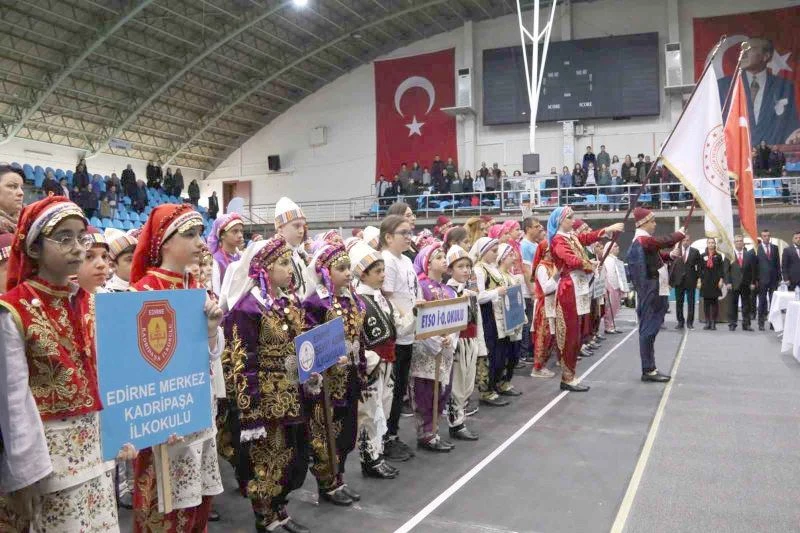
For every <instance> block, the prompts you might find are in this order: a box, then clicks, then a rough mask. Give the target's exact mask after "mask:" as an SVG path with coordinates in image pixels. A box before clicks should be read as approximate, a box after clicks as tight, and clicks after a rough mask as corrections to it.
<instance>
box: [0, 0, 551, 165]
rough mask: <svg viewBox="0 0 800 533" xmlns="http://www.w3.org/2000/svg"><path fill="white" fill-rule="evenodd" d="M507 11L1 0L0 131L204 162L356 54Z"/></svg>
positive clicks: (356, 61)
mask: <svg viewBox="0 0 800 533" xmlns="http://www.w3.org/2000/svg"><path fill="white" fill-rule="evenodd" d="M543 3H544V2H543ZM530 5H532V0H527V1H526V2H523V9H525V7H526V6H528V7H530ZM510 13H516V0H310V1H309V3H308V5H307V6H305V7H302V8H300V7H297V6H295V5H294V1H293V0H283V1H278V0H0V28H1V29H2V31H0V142H2V140H6V139H10V138H14V137H19V138H24V139H33V140H37V141H44V142H50V143H54V144H61V145H67V146H71V147H74V148H78V149H83V150H86V151H87V154H96V153H99V152H104V153H110V154H116V155H121V156H127V157H133V158H138V159H144V160H151V159H152V160H160V161H162V163H163V164H164V165H173V166H185V167H192V168H199V169H203V170H213V169H214V168H216V167H217V166H218V165H219V164H220V163H222V162H223V161H224V159H225V158H226V157H227V156H228V155H229V154H230V153H232V152H233V151H234V150H236V148H238V147H239V146H241V145H242V143H243V142H244V141H246V140H247V139H248V138H250V137H251V136H252V135H253V134H255V133H256V132H257V131H258V130H260V129H261V128H263V127H264V126H265V125H266V124H269V123H270V122H271V121H272V120H274V119H275V118H276V117H277V116H278V115H280V114H281V113H284V112H285V111H286V110H287V109H289V108H290V107H291V106H293V105H294V104H296V103H297V102H299V101H300V100H302V99H303V98H305V97H306V96H308V95H309V94H311V93H313V92H315V91H316V90H318V89H320V88H321V87H323V86H324V85H326V84H328V83H330V82H332V81H333V80H335V79H336V78H338V77H339V76H341V75H342V74H345V73H346V72H349V71H351V70H353V69H354V68H356V67H358V66H359V65H362V64H364V63H368V62H370V61H371V60H373V59H374V58H376V57H378V56H380V55H382V54H385V53H387V52H390V51H391V50H394V49H396V48H398V47H401V46H404V45H406V44H409V43H411V42H413V41H418V40H420V39H424V38H426V37H430V36H432V35H435V34H438V33H442V32H447V31H450V30H452V29H454V28H457V27H459V26H461V25H463V24H464V22H465V21H468V20H474V21H479V20H484V19H491V18H495V17H499V16H502V15H507V14H510ZM514 31H517V30H516V27H515V28H514ZM117 141H123V142H121V143H120V142H117ZM109 142H111V145H110V146H109Z"/></svg>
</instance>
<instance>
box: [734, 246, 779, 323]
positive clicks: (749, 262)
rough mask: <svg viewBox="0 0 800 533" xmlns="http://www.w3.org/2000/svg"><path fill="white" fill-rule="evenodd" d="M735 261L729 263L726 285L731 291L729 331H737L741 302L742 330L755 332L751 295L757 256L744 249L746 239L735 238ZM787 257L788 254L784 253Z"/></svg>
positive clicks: (753, 287) (753, 286) (754, 280)
mask: <svg viewBox="0 0 800 533" xmlns="http://www.w3.org/2000/svg"><path fill="white" fill-rule="evenodd" d="M733 247H734V250H733V259H732V260H731V262H730V263H728V265H727V266H728V269H727V272H726V273H725V283H726V284H727V285H728V290H729V291H731V301H730V309H729V310H728V329H729V330H731V331H734V330H735V329H736V321H737V315H738V310H739V309H738V308H739V301H740V300H741V303H742V330H743V331H753V329H752V328H751V327H750V316H751V315H750V294H751V291H753V289H755V287H756V286H755V282H756V256H755V254H753V252H751V251H749V250H746V249H745V247H744V237H742V235H735V236H734V237H733ZM784 257H786V253H784Z"/></svg>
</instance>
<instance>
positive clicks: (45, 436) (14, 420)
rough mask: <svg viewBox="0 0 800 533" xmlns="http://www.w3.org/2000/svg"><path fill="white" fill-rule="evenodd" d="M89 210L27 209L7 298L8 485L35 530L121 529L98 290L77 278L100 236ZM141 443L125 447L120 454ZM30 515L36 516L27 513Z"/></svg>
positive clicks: (3, 336)
mask: <svg viewBox="0 0 800 533" xmlns="http://www.w3.org/2000/svg"><path fill="white" fill-rule="evenodd" d="M86 227H87V223H86V218H85V217H84V214H83V211H82V210H81V209H80V208H79V207H78V206H77V205H75V204H73V203H72V202H70V201H68V200H67V199H66V198H63V197H60V196H51V197H48V198H46V199H44V200H41V201H38V202H35V203H33V204H31V205H29V206H27V207H26V208H24V209H23V210H22V214H21V216H20V220H19V225H18V228H17V233H16V234H15V236H14V242H13V245H12V248H11V253H10V257H9V260H8V280H7V285H6V287H7V289H8V292H6V293H5V294H4V295H3V296H2V297H0V346H2V347H3V357H0V383H1V385H0V390H2V391H3V394H0V433H2V437H3V448H4V449H3V454H2V464H1V465H0V472H2V484H0V491H2V492H6V493H9V494H10V496H11V499H10V500H9V501H12V500H13V501H15V502H20V501H22V502H25V501H27V502H28V504H27V505H25V504H23V505H22V506H19V507H15V508H14V509H12V510H11V511H12V513H14V512H16V513H17V517H19V516H20V513H21V512H22V511H24V510H25V509H26V508H28V506H29V505H30V506H32V515H31V517H30V519H31V528H32V530H34V531H37V532H57V533H71V532H76V533H77V532H83V531H87V530H91V531H119V526H118V523H117V506H116V501H115V498H114V481H113V477H112V470H113V468H114V461H103V458H102V452H101V447H100V425H99V422H100V420H99V411H100V410H101V409H102V403H101V400H100V396H99V392H98V383H97V357H96V353H95V323H94V320H95V315H94V297H93V296H92V295H90V294H89V293H87V292H86V291H85V290H83V289H81V288H80V287H79V286H78V285H77V284H75V283H71V282H70V278H71V277H73V276H75V275H76V274H77V272H78V269H79V268H80V266H81V264H82V263H83V259H84V255H85V253H86V250H87V249H88V248H89V247H90V246H91V244H92V239H91V237H89V236H88V235H87V234H86ZM134 453H135V451H134V450H133V448H132V447H131V446H130V445H125V446H124V447H123V450H122V451H121V453H120V456H119V457H120V459H127V458H131V457H132V456H133V454H134ZM23 518H24V519H27V518H28V517H23Z"/></svg>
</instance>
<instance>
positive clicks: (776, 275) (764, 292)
mask: <svg viewBox="0 0 800 533" xmlns="http://www.w3.org/2000/svg"><path fill="white" fill-rule="evenodd" d="M756 257H757V258H758V330H759V331H764V322H766V320H767V313H769V304H770V302H772V293H773V292H775V289H777V288H778V281H779V280H780V278H781V266H780V265H781V263H780V257H778V247H777V246H776V245H774V244H772V243H771V242H770V233H769V230H768V229H765V230H762V231H761V245H760V246H759V247H758V251H757V254H756ZM771 327H772V326H770V328H771Z"/></svg>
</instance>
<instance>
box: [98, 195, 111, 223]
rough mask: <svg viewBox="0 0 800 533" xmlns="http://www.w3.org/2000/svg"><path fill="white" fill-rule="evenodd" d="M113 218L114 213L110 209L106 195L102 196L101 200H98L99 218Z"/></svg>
mask: <svg viewBox="0 0 800 533" xmlns="http://www.w3.org/2000/svg"><path fill="white" fill-rule="evenodd" d="M113 216H114V211H113V210H112V209H111V204H110V203H109V201H108V195H103V199H102V200H100V218H101V219H102V218H112V217H113Z"/></svg>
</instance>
